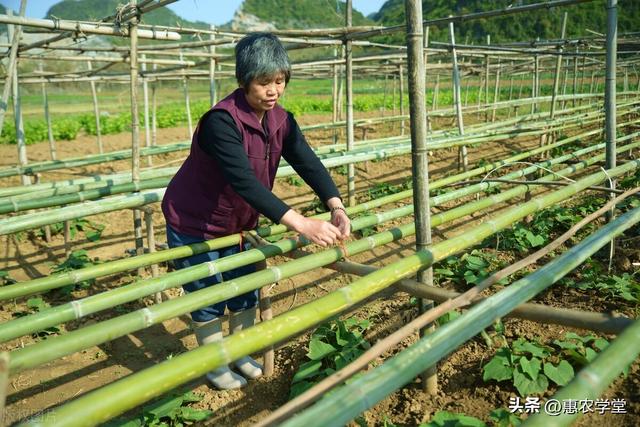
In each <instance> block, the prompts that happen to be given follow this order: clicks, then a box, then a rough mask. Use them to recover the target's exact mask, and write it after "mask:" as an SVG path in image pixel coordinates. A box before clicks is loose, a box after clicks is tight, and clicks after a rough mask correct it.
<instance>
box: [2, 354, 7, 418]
mask: <svg viewBox="0 0 640 427" xmlns="http://www.w3.org/2000/svg"><path fill="white" fill-rule="evenodd" d="M8 389H9V352H8V351H3V352H0V414H2V419H3V420H4V419H5V414H6V413H5V411H6V409H5V404H6V403H7V391H8Z"/></svg>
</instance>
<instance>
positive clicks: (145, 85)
mask: <svg viewBox="0 0 640 427" xmlns="http://www.w3.org/2000/svg"><path fill="white" fill-rule="evenodd" d="M146 56H147V55H146V54H144V53H143V54H142V59H143V60H144V59H146ZM141 67H142V75H143V77H142V100H143V102H144V106H143V108H144V113H143V115H144V145H145V147H151V124H150V123H149V79H148V78H147V76H146V75H145V71H147V64H146V63H145V62H142V64H141ZM147 166H149V167H151V166H153V159H152V157H151V156H147ZM145 214H146V211H145Z"/></svg>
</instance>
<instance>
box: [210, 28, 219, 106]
mask: <svg viewBox="0 0 640 427" xmlns="http://www.w3.org/2000/svg"><path fill="white" fill-rule="evenodd" d="M209 29H210V30H211V31H212V33H211V34H209V40H212V41H214V40H215V39H216V35H215V33H213V31H215V29H216V27H215V26H214V25H210V26H209ZM209 53H210V54H211V58H209V104H210V105H211V106H214V105H216V104H217V102H218V99H217V96H218V95H217V94H216V58H215V54H216V46H215V45H214V44H212V45H211V46H209Z"/></svg>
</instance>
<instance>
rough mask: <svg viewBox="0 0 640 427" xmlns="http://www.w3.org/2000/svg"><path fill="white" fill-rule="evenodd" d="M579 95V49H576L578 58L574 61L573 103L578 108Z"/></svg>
mask: <svg viewBox="0 0 640 427" xmlns="http://www.w3.org/2000/svg"><path fill="white" fill-rule="evenodd" d="M577 93H578V48H577V47H576V58H575V60H574V61H573V103H572V104H571V105H572V106H573V107H574V108H575V106H576V94H577Z"/></svg>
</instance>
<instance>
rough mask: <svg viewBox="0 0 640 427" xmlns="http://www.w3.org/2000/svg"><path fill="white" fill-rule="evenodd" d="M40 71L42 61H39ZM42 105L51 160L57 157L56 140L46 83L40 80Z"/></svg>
mask: <svg viewBox="0 0 640 427" xmlns="http://www.w3.org/2000/svg"><path fill="white" fill-rule="evenodd" d="M40 72H42V62H41V63H40ZM42 106H43V108H44V120H45V121H46V122H47V139H48V140H49V153H50V154H51V160H52V161H55V160H56V159H57V155H56V141H55V140H54V138H53V128H52V126H51V115H50V114H49V97H48V96H47V83H46V82H42Z"/></svg>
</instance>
